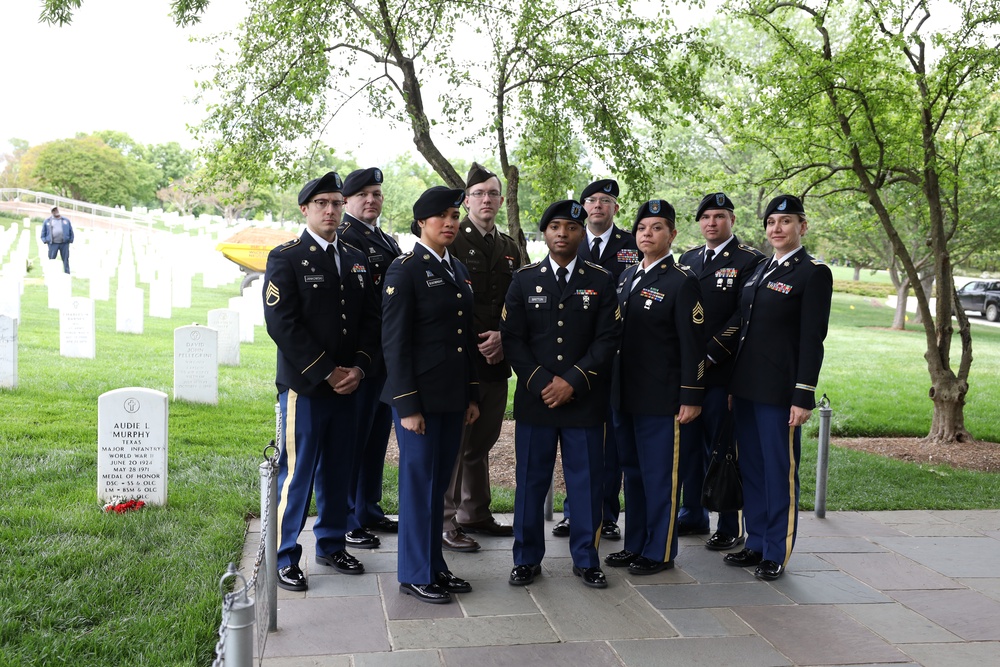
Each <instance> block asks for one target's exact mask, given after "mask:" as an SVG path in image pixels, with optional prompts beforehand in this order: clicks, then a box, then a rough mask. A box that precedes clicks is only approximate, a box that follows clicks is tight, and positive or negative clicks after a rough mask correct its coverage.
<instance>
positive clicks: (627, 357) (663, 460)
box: [604, 199, 705, 575]
mask: <svg viewBox="0 0 1000 667" xmlns="http://www.w3.org/2000/svg"><path fill="white" fill-rule="evenodd" d="M674 218H675V214H674V207H673V206H671V205H670V203H669V202H666V201H663V200H662V199H653V200H651V201H648V202H646V203H645V204H643V205H642V206H640V207H639V211H638V213H637V214H636V217H635V226H634V227H633V228H632V233H633V234H634V235H635V239H636V242H637V244H638V246H639V250H640V251H641V252H642V254H643V259H642V263H641V264H638V265H636V266H633V267H631V268H628V269H626V270H625V272H624V273H622V276H621V279H620V280H619V282H618V304H619V307H620V308H621V313H622V320H623V324H622V340H621V346H620V348H619V351H618V354H617V355H616V357H615V364H614V373H613V376H612V384H611V405H612V408H613V410H614V418H613V421H614V427H615V435H616V436H617V439H618V453H619V456H620V458H621V466H622V470H624V472H625V504H626V506H627V507H628V512H627V513H626V514H625V549H624V550H622V551H619V552H617V553H613V554H609V555H608V556H607V557H606V558H605V559H604V562H605V563H607V564H608V565H610V566H612V567H623V566H628V571H629V572H630V573H631V574H638V575H646V574H655V573H657V572H660V571H662V570H668V569H670V568H672V567H673V566H674V558H675V557H676V556H677V531H676V530H675V525H674V518H675V516H676V514H677V495H678V492H679V490H680V489H679V484H678V483H677V482H678V477H679V474H680V469H681V460H680V459H681V450H682V444H681V443H682V442H683V439H684V438H690V437H691V435H690V433H689V432H688V431H687V430H686V429H685V430H684V431H682V430H681V426H682V425H684V424H690V423H691V422H692V421H694V420H695V419H696V418H697V417H698V415H699V414H700V413H701V402H702V398H703V395H704V373H705V361H704V359H705V334H704V332H703V329H704V324H705V310H704V308H703V307H702V305H701V289H700V287H699V285H698V279H697V278H696V277H695V275H694V273H692V272H691V270H690V269H688V268H687V267H684V266H678V265H677V264H675V263H674V258H673V257H672V256H671V255H670V246H671V245H672V244H673V242H674V238H675V237H676V236H677V228H676V226H675V222H674Z"/></svg>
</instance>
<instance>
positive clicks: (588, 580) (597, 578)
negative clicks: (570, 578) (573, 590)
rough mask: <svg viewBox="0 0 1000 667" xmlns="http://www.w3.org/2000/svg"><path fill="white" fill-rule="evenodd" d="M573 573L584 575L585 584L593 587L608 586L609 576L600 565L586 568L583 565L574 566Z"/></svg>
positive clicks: (579, 575)
mask: <svg viewBox="0 0 1000 667" xmlns="http://www.w3.org/2000/svg"><path fill="white" fill-rule="evenodd" d="M573 574H575V575H576V576H578V577H583V585H584V586H590V587H591V588H607V587H608V578H607V577H605V576H604V573H603V572H601V568H599V567H588V568H586V569H584V568H582V567H577V566H576V565H574V566H573Z"/></svg>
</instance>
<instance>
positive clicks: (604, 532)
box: [601, 519, 622, 540]
mask: <svg viewBox="0 0 1000 667" xmlns="http://www.w3.org/2000/svg"><path fill="white" fill-rule="evenodd" d="M601 537H602V538H604V539H606V540H620V539H622V531H621V529H619V528H618V524H617V523H615V522H614V521H611V520H609V519H605V520H604V523H602V524H601Z"/></svg>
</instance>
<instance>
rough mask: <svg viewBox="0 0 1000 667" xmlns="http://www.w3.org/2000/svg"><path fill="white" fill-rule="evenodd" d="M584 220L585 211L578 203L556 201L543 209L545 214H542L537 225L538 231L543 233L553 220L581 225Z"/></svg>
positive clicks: (566, 200) (565, 200)
mask: <svg viewBox="0 0 1000 667" xmlns="http://www.w3.org/2000/svg"><path fill="white" fill-rule="evenodd" d="M586 219H587V211H585V210H584V208H583V206H582V205H581V204H580V202H576V201H573V200H572V199H564V200H562V201H557V202H556V203H555V204H552V205H551V206H549V207H548V208H547V209H545V213H542V220H541V222H539V223H538V231H540V232H544V231H545V228H546V227H547V226H548V224H549V223H550V222H552V221H553V220H572V221H573V222H579V223H580V224H581V225H582V224H583V221H584V220H586Z"/></svg>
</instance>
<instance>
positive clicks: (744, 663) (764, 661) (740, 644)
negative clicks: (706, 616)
mask: <svg viewBox="0 0 1000 667" xmlns="http://www.w3.org/2000/svg"><path fill="white" fill-rule="evenodd" d="M611 646H612V647H613V648H614V649H615V651H617V653H618V656H619V657H620V658H621V659H622V661H624V663H625V665H626V667H663V665H667V664H670V665H692V666H695V665H705V666H706V667H718V666H719V665H739V667H776V666H778V665H790V664H791V663H790V662H789V661H788V659H787V658H785V657H784V656H783V655H781V654H780V653H778V652H777V651H775V650H774V648H773V647H771V646H770V645H769V644H768V643H767V642H766V641H764V640H763V639H761V638H760V637H714V638H712V639H699V638H678V639H653V640H643V641H619V642H612V644H611Z"/></svg>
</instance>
